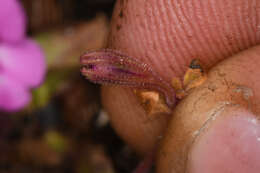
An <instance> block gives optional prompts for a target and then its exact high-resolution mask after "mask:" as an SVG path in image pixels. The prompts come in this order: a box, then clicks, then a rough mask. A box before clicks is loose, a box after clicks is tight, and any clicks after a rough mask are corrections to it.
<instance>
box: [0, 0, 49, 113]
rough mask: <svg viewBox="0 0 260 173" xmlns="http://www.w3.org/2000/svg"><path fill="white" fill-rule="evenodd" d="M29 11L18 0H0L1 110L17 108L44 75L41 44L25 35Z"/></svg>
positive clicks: (26, 99)
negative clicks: (25, 10)
mask: <svg viewBox="0 0 260 173" xmlns="http://www.w3.org/2000/svg"><path fill="white" fill-rule="evenodd" d="M25 23H26V21H25V14H24V11H23V9H22V7H21V6H20V4H19V2H18V1H17V0H0V110H4V111H16V110H18V109H21V108H22V107H24V106H25V105H26V104H27V103H28V102H29V101H30V99H31V94H30V89H31V88H34V87H37V86H38V85H39V84H40V83H41V82H42V81H43V78H44V74H45V68H46V67H45V61H44V55H43V52H42V51H41V49H40V47H39V46H38V45H37V44H36V43H35V42H34V41H32V40H30V39H28V38H26V36H25Z"/></svg>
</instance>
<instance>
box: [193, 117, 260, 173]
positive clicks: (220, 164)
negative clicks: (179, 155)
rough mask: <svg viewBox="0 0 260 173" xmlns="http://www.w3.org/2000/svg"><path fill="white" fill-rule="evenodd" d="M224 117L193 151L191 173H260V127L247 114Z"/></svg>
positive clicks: (254, 119) (198, 139)
mask: <svg viewBox="0 0 260 173" xmlns="http://www.w3.org/2000/svg"><path fill="white" fill-rule="evenodd" d="M231 114H232V115H230V116H224V117H223V118H221V119H218V120H216V121H215V122H214V124H212V125H211V126H210V127H209V128H208V131H207V132H205V133H202V134H201V135H200V136H199V137H198V138H197V139H196V142H195V143H194V145H193V148H192V149H191V153H190V157H189V162H188V168H189V171H188V172H189V173H259V172H260V164H259V163H260V123H259V121H258V120H257V117H256V116H255V115H253V114H251V113H248V112H235V113H231Z"/></svg>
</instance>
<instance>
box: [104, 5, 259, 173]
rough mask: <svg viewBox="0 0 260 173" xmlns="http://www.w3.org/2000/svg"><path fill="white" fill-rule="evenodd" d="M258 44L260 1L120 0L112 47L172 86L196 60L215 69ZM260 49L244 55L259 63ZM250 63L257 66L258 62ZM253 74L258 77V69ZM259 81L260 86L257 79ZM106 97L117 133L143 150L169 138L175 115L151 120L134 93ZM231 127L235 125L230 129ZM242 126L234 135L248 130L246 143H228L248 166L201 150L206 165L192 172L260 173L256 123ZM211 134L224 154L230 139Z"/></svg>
mask: <svg viewBox="0 0 260 173" xmlns="http://www.w3.org/2000/svg"><path fill="white" fill-rule="evenodd" d="M259 41H260V2H258V1H257V0H249V1H244V0H229V1H226V0H206V1H190V0H187V1H174V0H172V1H171V0H150V1H134V0H132V1H128V0H121V1H118V2H117V5H116V8H115V11H114V17H113V21H112V26H111V34H110V38H109V47H110V48H113V49H117V50H120V51H122V52H124V53H126V54H128V55H130V56H132V57H136V58H140V59H141V60H142V61H144V62H146V63H147V64H149V65H151V66H153V68H154V69H155V71H157V72H158V74H160V75H161V77H163V78H165V79H166V80H168V81H169V82H170V81H171V79H172V77H173V76H178V77H182V76H183V74H184V73H185V71H186V68H187V66H188V65H189V63H190V61H191V60H192V59H194V58H198V59H200V60H201V61H202V63H203V64H204V65H205V66H206V67H207V68H211V67H213V66H215V65H216V63H218V62H219V61H221V60H223V59H228V58H229V57H231V56H232V55H234V54H237V53H239V52H243V51H244V50H245V49H248V48H251V47H253V46H256V45H257V44H258V43H259ZM259 51H260V47H259V46H258V47H255V48H253V49H250V50H249V51H246V52H244V53H242V54H241V56H242V57H244V58H245V59H246V58H250V59H252V57H253V59H256V60H258V59H259V58H257V57H258V56H260V54H259ZM249 55H250V56H249ZM250 63H252V65H253V63H257V62H253V61H251V62H250ZM254 70H255V72H256V73H257V71H258V69H254ZM241 77H243V76H241ZM244 77H245V78H247V77H248V76H244ZM255 81H256V83H259V81H258V80H257V79H255ZM102 93H103V94H102V96H103V104H104V106H105V107H106V109H107V110H108V113H109V115H110V117H111V122H112V125H113V126H114V127H115V129H116V130H117V132H118V134H119V135H120V136H121V137H122V138H123V139H124V140H126V141H127V142H128V143H129V144H130V145H131V146H132V147H133V148H135V149H136V150H137V151H138V152H140V153H147V152H149V151H151V150H152V149H153V148H154V147H155V145H156V143H157V141H158V140H159V138H160V137H161V136H163V135H164V132H165V129H166V127H167V124H168V121H169V119H171V117H170V116H166V115H162V116H159V117H158V116H156V117H151V116H150V117H149V116H148V115H146V114H145V112H144V110H143V108H142V107H141V106H140V105H139V103H138V101H137V99H136V96H135V95H134V94H133V93H132V92H131V91H130V90H126V89H123V88H110V87H104V88H103V92H102ZM230 114H232V112H231V113H230ZM240 114H242V113H241V112H240ZM245 116H247V115H245ZM225 123H227V122H225ZM229 124H232V123H231V122H230V123H227V124H226V126H229ZM238 124H240V126H242V127H243V128H238V127H237V128H236V129H237V130H236V131H234V133H235V134H240V132H241V131H242V129H243V131H247V132H248V133H247V135H246V137H245V138H243V140H236V138H231V140H229V142H231V143H233V144H235V145H233V146H241V148H238V149H237V152H238V153H239V152H240V155H242V156H241V157H243V158H246V159H245V160H244V162H246V163H244V164H243V163H242V162H241V160H239V159H237V160H232V159H234V157H233V156H232V155H231V154H230V155H231V156H230V158H229V157H226V158H222V157H223V156H222V155H220V154H219V153H214V158H215V159H213V160H212V159H210V158H212V156H211V155H212V154H210V153H208V155H207V156H205V155H204V154H205V151H206V150H204V149H203V150H202V149H201V148H200V147H198V148H200V149H198V152H197V151H196V150H195V151H196V152H195V153H196V157H197V158H199V159H197V160H202V162H200V163H196V165H195V167H194V170H191V172H196V170H199V171H200V172H202V171H206V172H211V173H214V171H215V172H225V171H226V170H227V166H228V167H229V168H230V169H231V170H232V171H233V172H258V170H259V168H258V167H257V163H258V161H259V160H260V158H259V154H257V153H259V152H260V149H259V148H260V147H259V148H257V147H254V146H255V143H254V142H252V141H254V138H255V136H252V133H251V131H250V129H252V125H250V124H248V123H246V122H244V121H243V120H241V122H240V121H239V122H238ZM216 128H220V127H216ZM254 129H255V128H254ZM256 129H257V130H258V129H259V128H256ZM227 130H228V129H227ZM216 131H219V130H218V129H217V130H216ZM258 131H259V130H258ZM211 135H213V136H211V138H210V139H213V138H215V140H217V141H216V142H213V143H211V144H209V146H208V147H206V148H207V149H209V148H212V149H214V148H216V145H218V148H220V149H222V148H223V151H224V150H225V149H227V148H226V145H224V144H225V142H224V141H225V140H226V138H221V137H220V138H217V136H214V135H216V134H214V133H211ZM173 138H174V136H173ZM173 140H174V139H173ZM245 147H246V148H247V150H246V149H245ZM195 149H196V148H195ZM242 150H246V151H247V152H242ZM214 151H216V150H212V152H214ZM172 154H174V153H172ZM243 154H245V155H243ZM200 156H201V157H200ZM202 157H203V158H202ZM208 160H209V162H207V161H208ZM242 160H243V159H242ZM203 163H204V164H205V163H207V165H203ZM211 163H212V164H211ZM213 163H218V164H217V165H219V167H218V169H215V167H214V166H210V165H214V164H213ZM200 164H201V165H200ZM238 165H240V167H238ZM241 165H242V166H241ZM196 166H197V167H196ZM213 168H214V170H212V169H213Z"/></svg>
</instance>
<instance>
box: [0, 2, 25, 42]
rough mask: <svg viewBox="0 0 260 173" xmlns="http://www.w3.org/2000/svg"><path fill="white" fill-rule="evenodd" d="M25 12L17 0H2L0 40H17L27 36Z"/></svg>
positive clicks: (0, 5) (0, 3)
mask: <svg viewBox="0 0 260 173" xmlns="http://www.w3.org/2000/svg"><path fill="white" fill-rule="evenodd" d="M25 27H26V21H25V14H24V10H23V8H22V7H21V5H20V3H19V2H18V1H17V0H0V42H17V41H20V40H21V39H23V38H24V36H25Z"/></svg>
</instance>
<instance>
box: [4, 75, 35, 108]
mask: <svg viewBox="0 0 260 173" xmlns="http://www.w3.org/2000/svg"><path fill="white" fill-rule="evenodd" d="M30 100H31V95H30V93H29V91H27V90H26V89H25V88H24V87H23V86H22V85H21V84H20V83H19V82H16V81H15V80H12V79H11V78H10V77H8V76H6V75H1V77H0V110H4V111H17V110H19V109H21V108H23V107H24V106H25V105H26V104H28V103H29V101H30Z"/></svg>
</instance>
